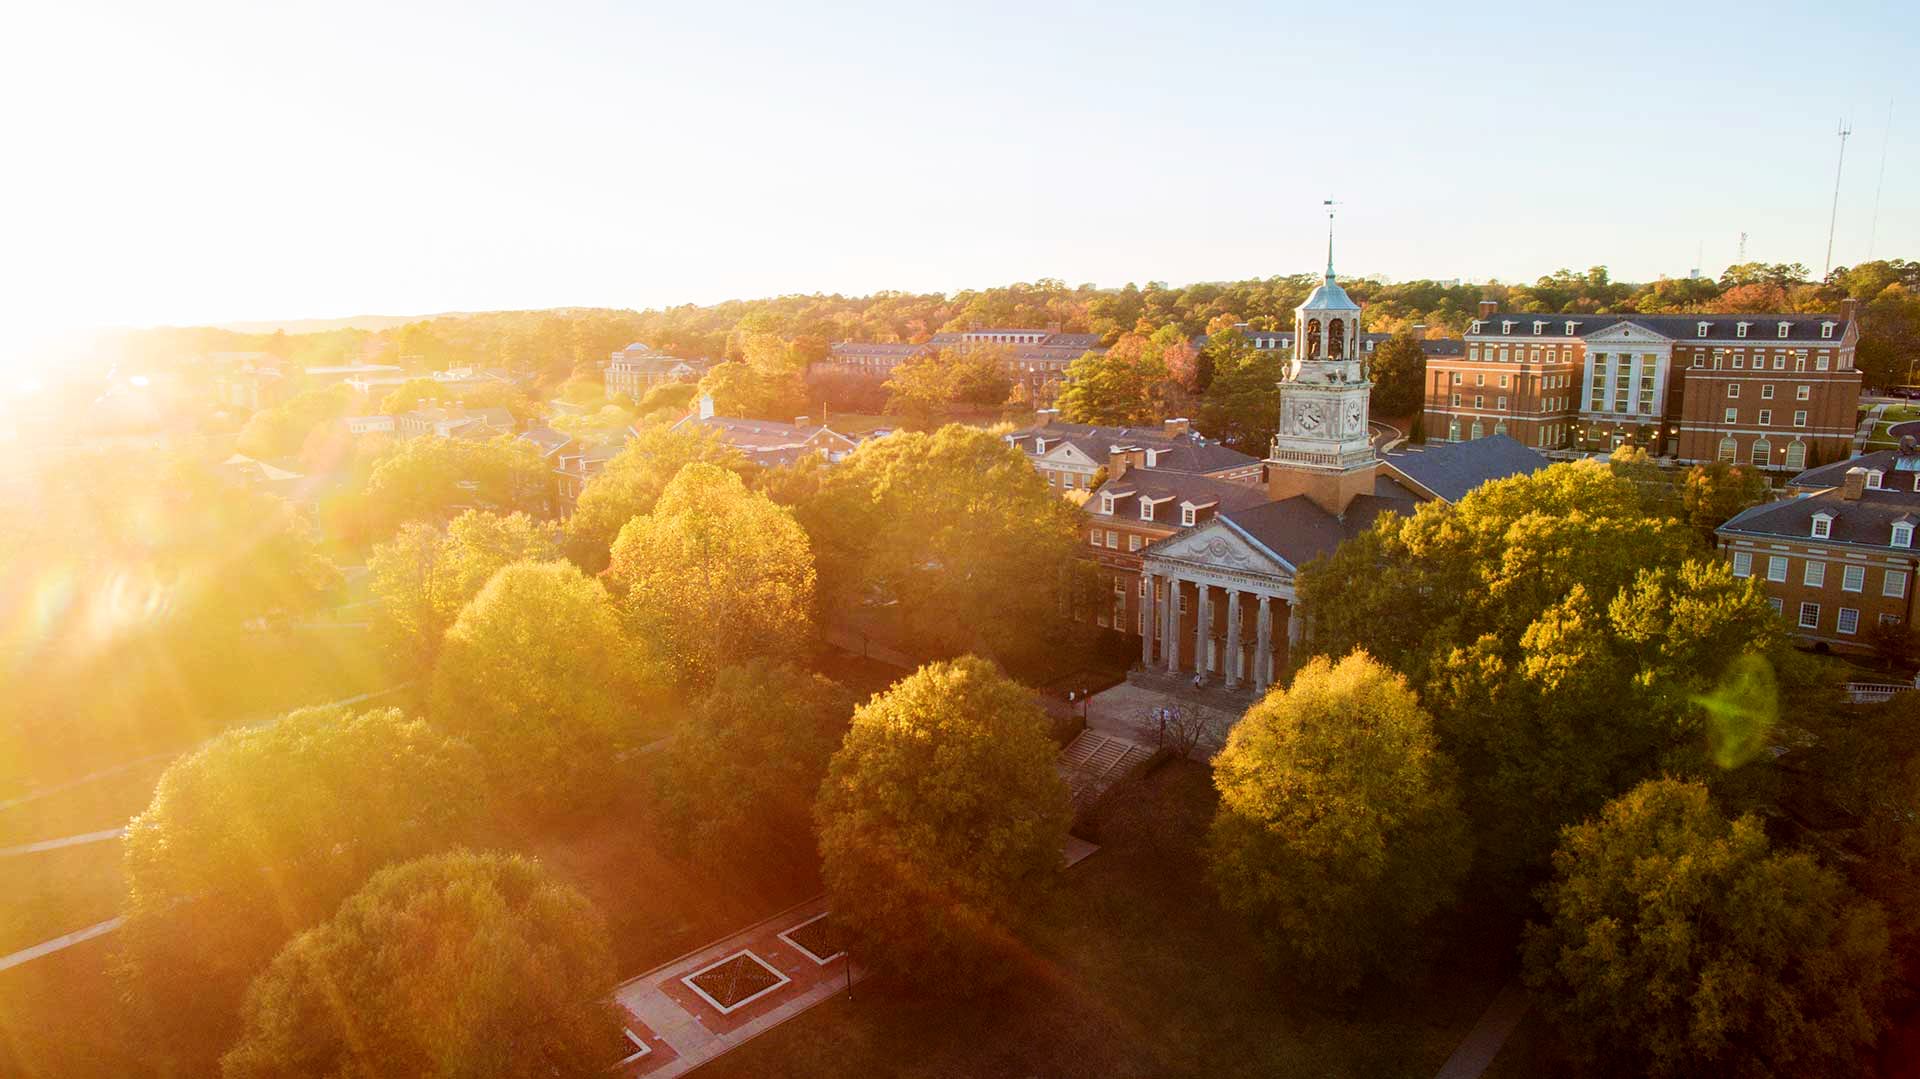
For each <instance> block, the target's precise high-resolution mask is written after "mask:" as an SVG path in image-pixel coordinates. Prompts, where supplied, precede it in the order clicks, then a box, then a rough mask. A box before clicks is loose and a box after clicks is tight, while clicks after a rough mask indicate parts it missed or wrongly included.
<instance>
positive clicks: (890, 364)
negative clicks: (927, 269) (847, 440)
mask: <svg viewBox="0 0 1920 1079" xmlns="http://www.w3.org/2000/svg"><path fill="white" fill-rule="evenodd" d="M981 347H997V348H999V349H1001V350H1002V351H1003V352H1004V354H1005V356H1006V360H1005V361H1004V366H1005V370H1006V373H1007V377H1008V378H1010V379H1012V380H1013V381H1014V382H1016V383H1019V384H1020V385H1023V386H1025V387H1026V388H1027V394H1028V399H1029V400H1031V401H1032V402H1033V403H1034V404H1035V405H1038V406H1045V405H1051V404H1052V403H1053V402H1054V399H1055V398H1057V397H1058V396H1059V395H1060V387H1061V385H1062V384H1064V382H1065V380H1066V374H1067V365H1068V364H1070V363H1072V362H1073V361H1075V360H1077V359H1079V358H1080V357H1081V356H1083V355H1085V354H1086V353H1088V352H1103V351H1105V350H1104V349H1102V348H1101V347H1100V335H1099V334H1097V333H1062V332H1060V328H1059V327H1058V326H1052V327H1048V328H1047V329H1043V330H1042V329H1003V328H997V329H984V330H965V331H959V332H947V333H937V334H934V335H933V336H932V337H931V338H928V339H927V340H926V341H925V342H922V343H920V344H885V343H880V344H876V343H868V342H861V341H841V342H839V343H837V344H835V345H833V346H832V348H831V349H830V351H829V353H828V356H827V359H826V360H825V361H824V364H825V366H827V367H829V368H832V369H835V370H840V371H846V372H849V373H852V374H862V375H871V376H873V377H875V378H885V377H887V376H889V375H891V374H893V369H894V368H895V367H898V366H899V365H901V364H903V363H906V362H907V361H909V360H912V359H916V358H918V357H920V356H925V355H928V354H930V353H933V352H935V351H937V350H940V349H950V350H953V351H956V352H965V351H967V350H968V349H972V348H981Z"/></svg>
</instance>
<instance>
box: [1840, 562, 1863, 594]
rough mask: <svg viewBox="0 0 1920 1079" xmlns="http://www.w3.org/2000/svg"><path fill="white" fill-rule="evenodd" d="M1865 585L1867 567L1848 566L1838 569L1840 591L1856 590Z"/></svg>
mask: <svg viewBox="0 0 1920 1079" xmlns="http://www.w3.org/2000/svg"><path fill="white" fill-rule="evenodd" d="M1866 586H1867V567H1865V566H1848V567H1846V568H1845V569H1842V570H1841V571H1840V591H1842V592H1858V591H1860V590H1861V589H1863V588H1865V587H1866Z"/></svg>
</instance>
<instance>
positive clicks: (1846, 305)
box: [1840, 296, 1860, 322]
mask: <svg viewBox="0 0 1920 1079" xmlns="http://www.w3.org/2000/svg"><path fill="white" fill-rule="evenodd" d="M1859 317H1860V301H1859V300H1856V299H1854V298H1853V297H1851V296H1849V297H1847V298H1846V299H1844V300H1841V301H1840V321H1842V322H1852V321H1853V320H1854V319H1857V318H1859Z"/></svg>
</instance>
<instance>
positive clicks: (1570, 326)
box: [1567, 319, 1580, 337]
mask: <svg viewBox="0 0 1920 1079" xmlns="http://www.w3.org/2000/svg"><path fill="white" fill-rule="evenodd" d="M1578 325H1580V324H1579V323H1578V322H1575V321H1573V320H1572V319H1568V320H1567V336H1568V337H1572V336H1573V328H1574V327H1575V326H1578Z"/></svg>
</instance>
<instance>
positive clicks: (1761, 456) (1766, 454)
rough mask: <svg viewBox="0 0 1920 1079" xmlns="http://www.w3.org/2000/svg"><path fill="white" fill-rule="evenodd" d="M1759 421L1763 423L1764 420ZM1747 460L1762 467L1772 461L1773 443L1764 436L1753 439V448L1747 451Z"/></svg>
mask: <svg viewBox="0 0 1920 1079" xmlns="http://www.w3.org/2000/svg"><path fill="white" fill-rule="evenodd" d="M1762 415H1764V413H1762ZM1761 422H1763V423H1764V422H1766V421H1764V420H1763V421H1761ZM1747 460H1749V461H1752V462H1753V463H1754V464H1755V465H1756V466H1762V467H1764V466H1766V465H1768V464H1771V463H1772V461H1773V443H1771V442H1768V441H1767V440H1766V439H1764V438H1756V439H1754V440H1753V449H1752V450H1751V451H1749V452H1748V454H1747Z"/></svg>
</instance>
